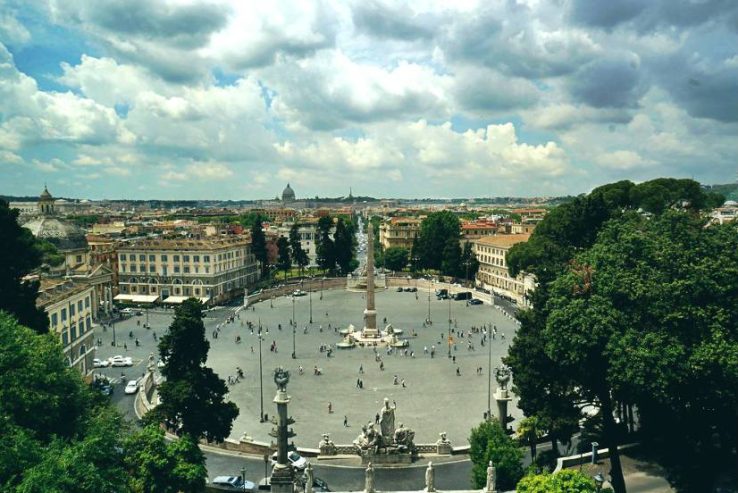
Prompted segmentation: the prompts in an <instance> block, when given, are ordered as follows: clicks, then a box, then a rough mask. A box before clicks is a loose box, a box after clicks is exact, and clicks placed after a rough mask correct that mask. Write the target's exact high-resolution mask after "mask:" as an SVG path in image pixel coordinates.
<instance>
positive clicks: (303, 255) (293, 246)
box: [290, 224, 310, 271]
mask: <svg viewBox="0 0 738 493" xmlns="http://www.w3.org/2000/svg"><path fill="white" fill-rule="evenodd" d="M290 250H291V251H292V263H293V264H295V265H297V266H298V267H300V270H301V271H302V269H304V268H305V266H307V265H308V264H309V263H310V259H309V258H308V254H307V252H306V251H305V250H303V248H302V243H300V227H299V225H297V224H293V225H292V227H291V228H290Z"/></svg>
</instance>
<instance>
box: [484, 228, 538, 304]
mask: <svg viewBox="0 0 738 493" xmlns="http://www.w3.org/2000/svg"><path fill="white" fill-rule="evenodd" d="M528 238H530V235H529V234H514V235H495V236H485V237H483V238H480V239H478V240H476V241H474V253H475V255H476V257H477V260H478V261H479V271H477V285H479V286H481V287H483V288H485V289H489V290H490V291H494V292H495V293H496V294H497V295H499V296H502V297H503V298H509V299H511V300H514V301H515V302H516V303H518V304H519V305H527V304H528V301H527V299H526V297H525V294H526V293H527V292H529V291H533V290H534V289H535V278H534V277H533V276H532V275H530V274H526V273H524V272H521V273H519V274H518V275H517V276H516V277H511V276H510V272H509V270H508V267H507V253H508V252H509V251H510V248H511V247H512V246H513V245H515V244H516V243H521V242H525V241H528Z"/></svg>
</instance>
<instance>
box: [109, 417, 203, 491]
mask: <svg viewBox="0 0 738 493" xmlns="http://www.w3.org/2000/svg"><path fill="white" fill-rule="evenodd" d="M124 447H125V465H126V468H127V469H128V471H129V472H130V477H129V480H128V485H129V488H130V490H131V491H132V492H134V493H178V492H187V493H195V492H201V491H204V490H205V477H206V476H207V470H206V468H205V456H204V455H203V453H202V451H200V449H199V447H198V446H197V442H195V441H194V440H193V439H192V438H191V437H189V436H184V437H182V438H180V439H179V440H176V441H174V442H170V443H168V442H167V441H166V440H165V439H164V431H163V430H161V429H160V428H159V427H157V426H156V425H149V426H146V427H145V428H144V429H143V430H141V431H139V432H138V433H136V434H134V435H131V436H129V437H128V438H127V439H126V441H125V445H124Z"/></svg>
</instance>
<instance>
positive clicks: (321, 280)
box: [320, 276, 325, 300]
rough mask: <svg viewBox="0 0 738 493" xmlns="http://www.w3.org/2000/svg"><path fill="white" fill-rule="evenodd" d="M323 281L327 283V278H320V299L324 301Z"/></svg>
mask: <svg viewBox="0 0 738 493" xmlns="http://www.w3.org/2000/svg"><path fill="white" fill-rule="evenodd" d="M323 281H325V276H323V277H321V278H320V299H321V300H322V299H323Z"/></svg>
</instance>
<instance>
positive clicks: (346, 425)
mask: <svg viewBox="0 0 738 493" xmlns="http://www.w3.org/2000/svg"><path fill="white" fill-rule="evenodd" d="M343 426H344V428H348V416H346V415H344V416H343Z"/></svg>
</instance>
